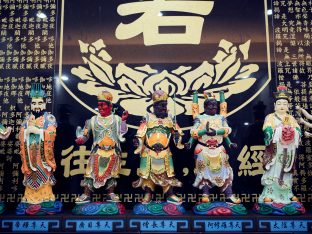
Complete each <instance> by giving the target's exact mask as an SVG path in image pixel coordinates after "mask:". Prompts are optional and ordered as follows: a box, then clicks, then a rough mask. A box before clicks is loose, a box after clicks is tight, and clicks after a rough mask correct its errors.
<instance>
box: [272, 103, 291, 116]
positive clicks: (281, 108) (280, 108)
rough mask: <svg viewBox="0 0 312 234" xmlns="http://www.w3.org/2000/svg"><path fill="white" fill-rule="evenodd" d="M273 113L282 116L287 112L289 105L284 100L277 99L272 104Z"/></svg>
mask: <svg viewBox="0 0 312 234" xmlns="http://www.w3.org/2000/svg"><path fill="white" fill-rule="evenodd" d="M274 110H275V113H276V114H278V115H284V114H286V113H287V112H288V110H289V103H288V101H287V100H286V99H279V100H277V101H276V102H275V104H274Z"/></svg>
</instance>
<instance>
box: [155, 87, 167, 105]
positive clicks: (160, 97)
mask: <svg viewBox="0 0 312 234" xmlns="http://www.w3.org/2000/svg"><path fill="white" fill-rule="evenodd" d="M152 99H153V103H155V102H159V101H167V99H168V94H167V93H166V92H165V91H163V90H156V91H155V92H154V93H153V95H152Z"/></svg>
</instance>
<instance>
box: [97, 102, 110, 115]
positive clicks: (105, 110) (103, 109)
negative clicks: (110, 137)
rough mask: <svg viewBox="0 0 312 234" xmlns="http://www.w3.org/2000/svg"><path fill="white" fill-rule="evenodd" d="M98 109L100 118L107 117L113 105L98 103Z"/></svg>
mask: <svg viewBox="0 0 312 234" xmlns="http://www.w3.org/2000/svg"><path fill="white" fill-rule="evenodd" d="M98 108H99V112H100V115H101V116H102V117H106V116H109V115H110V114H111V113H112V109H113V105H112V104H108V103H107V102H98Z"/></svg>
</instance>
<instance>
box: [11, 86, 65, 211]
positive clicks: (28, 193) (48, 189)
mask: <svg viewBox="0 0 312 234" xmlns="http://www.w3.org/2000/svg"><path fill="white" fill-rule="evenodd" d="M30 97H31V103H30V107H31V113H30V115H28V116H27V117H26V119H25V120H24V121H23V123H22V125H21V128H20V133H19V140H20V149H21V152H20V153H21V160H22V173H23V174H24V180H23V184H24V186H25V193H24V196H23V198H22V202H21V203H20V204H19V205H18V207H17V209H16V213H17V214H28V215H42V214H55V213H59V212H61V208H62V204H61V203H60V202H59V201H55V196H54V194H53V191H52V186H53V185H55V182H56V181H55V178H54V175H53V172H54V171H55V169H56V163H55V159H54V152H53V150H54V141H55V137H56V127H57V123H56V119H55V117H54V116H53V115H52V114H49V113H48V112H46V102H45V97H46V95H45V92H44V90H43V89H42V87H41V84H33V85H32V87H31V91H30Z"/></svg>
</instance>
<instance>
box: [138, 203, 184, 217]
mask: <svg viewBox="0 0 312 234" xmlns="http://www.w3.org/2000/svg"><path fill="white" fill-rule="evenodd" d="M133 213H134V214H136V215H183V214H184V213H185V209H184V207H183V206H182V205H175V204H172V203H168V202H154V201H151V202H150V203H148V204H142V203H138V204H136V205H135V206H134V207H133Z"/></svg>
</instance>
